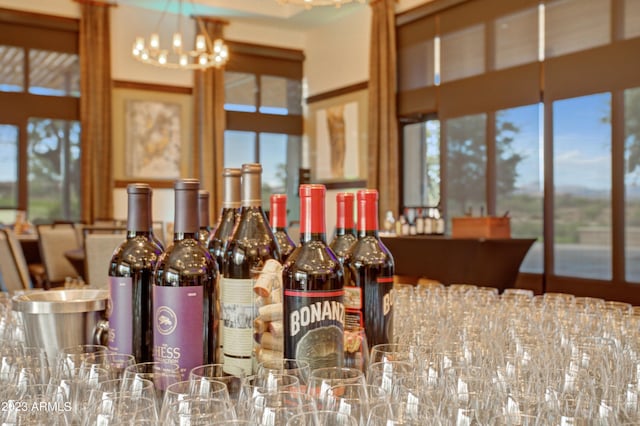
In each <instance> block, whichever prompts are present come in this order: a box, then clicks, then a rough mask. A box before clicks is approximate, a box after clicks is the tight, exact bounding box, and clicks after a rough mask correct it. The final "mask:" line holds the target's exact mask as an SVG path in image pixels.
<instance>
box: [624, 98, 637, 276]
mask: <svg viewBox="0 0 640 426" xmlns="http://www.w3.org/2000/svg"><path fill="white" fill-rule="evenodd" d="M624 117H625V132H624V140H625V175H624V177H625V243H626V250H625V252H626V263H625V264H626V265H627V269H626V278H627V281H633V282H636V283H637V282H640V87H636V88H633V89H628V90H625V92H624Z"/></svg>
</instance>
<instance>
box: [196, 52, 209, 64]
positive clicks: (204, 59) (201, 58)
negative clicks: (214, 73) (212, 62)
mask: <svg viewBox="0 0 640 426" xmlns="http://www.w3.org/2000/svg"><path fill="white" fill-rule="evenodd" d="M198 62H199V63H200V65H203V66H204V65H206V64H207V62H209V58H208V57H207V55H206V54H204V53H203V54H202V55H200V56H198Z"/></svg>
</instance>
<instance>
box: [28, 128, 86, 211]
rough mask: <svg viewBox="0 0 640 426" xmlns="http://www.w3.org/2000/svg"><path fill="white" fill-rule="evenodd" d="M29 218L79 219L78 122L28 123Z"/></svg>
mask: <svg viewBox="0 0 640 426" xmlns="http://www.w3.org/2000/svg"><path fill="white" fill-rule="evenodd" d="M27 131H28V132H29V141H28V145H27V146H28V148H27V158H28V159H29V161H28V166H27V169H28V171H27V174H28V176H29V180H28V182H29V204H28V211H29V214H30V216H32V217H37V218H49V219H55V218H67V219H69V220H79V219H80V122H78V121H66V120H51V119H37V118H32V119H30V120H29V124H28V127H27Z"/></svg>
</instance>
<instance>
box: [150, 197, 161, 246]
mask: <svg viewBox="0 0 640 426" xmlns="http://www.w3.org/2000/svg"><path fill="white" fill-rule="evenodd" d="M149 239H150V240H151V241H153V242H154V243H155V244H156V246H158V248H159V249H160V251H161V252H163V251H164V241H161V240H160V238H158V236H157V235H156V234H155V232H153V190H152V189H151V188H149Z"/></svg>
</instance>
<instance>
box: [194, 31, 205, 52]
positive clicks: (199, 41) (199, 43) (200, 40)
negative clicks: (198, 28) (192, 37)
mask: <svg viewBox="0 0 640 426" xmlns="http://www.w3.org/2000/svg"><path fill="white" fill-rule="evenodd" d="M206 48H207V40H206V39H205V37H204V35H202V34H198V36H197V37H196V50H197V51H198V52H204V51H205V50H206Z"/></svg>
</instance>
